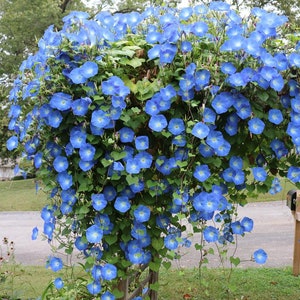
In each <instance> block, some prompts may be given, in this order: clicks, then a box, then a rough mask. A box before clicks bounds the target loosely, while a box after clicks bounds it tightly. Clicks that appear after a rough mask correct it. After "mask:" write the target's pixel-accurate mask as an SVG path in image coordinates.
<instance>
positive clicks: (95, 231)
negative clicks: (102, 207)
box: [86, 224, 103, 244]
mask: <svg viewBox="0 0 300 300" xmlns="http://www.w3.org/2000/svg"><path fill="white" fill-rule="evenodd" d="M102 237H103V230H102V229H101V227H100V226H98V225H96V224H94V225H91V226H90V227H88V228H87V230H86V239H87V240H88V242H90V243H93V244H96V243H100V242H101V240H102Z"/></svg>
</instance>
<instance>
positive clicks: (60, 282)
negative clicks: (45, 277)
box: [53, 277, 64, 290]
mask: <svg viewBox="0 0 300 300" xmlns="http://www.w3.org/2000/svg"><path fill="white" fill-rule="evenodd" d="M53 283H54V286H55V287H56V288H57V289H58V290H59V289H61V288H63V287H64V282H63V280H62V279H61V277H57V278H55V280H54V282H53Z"/></svg>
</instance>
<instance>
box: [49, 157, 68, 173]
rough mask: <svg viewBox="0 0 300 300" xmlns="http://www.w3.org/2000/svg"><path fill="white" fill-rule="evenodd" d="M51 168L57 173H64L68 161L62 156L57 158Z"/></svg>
mask: <svg viewBox="0 0 300 300" xmlns="http://www.w3.org/2000/svg"><path fill="white" fill-rule="evenodd" d="M53 167H54V169H55V171H56V172H58V173H60V172H63V171H66V170H67V169H68V167H69V162H68V159H67V158H66V157H64V156H60V155H59V156H57V157H56V158H55V159H54V161H53Z"/></svg>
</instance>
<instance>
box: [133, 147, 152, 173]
mask: <svg viewBox="0 0 300 300" xmlns="http://www.w3.org/2000/svg"><path fill="white" fill-rule="evenodd" d="M134 159H135V160H136V162H137V164H138V166H139V167H140V168H143V169H148V168H150V167H151V165H152V161H153V156H152V155H151V154H150V153H148V152H147V151H141V152H139V153H138V154H136V155H135V157H134Z"/></svg>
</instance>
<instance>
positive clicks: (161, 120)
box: [149, 114, 168, 132]
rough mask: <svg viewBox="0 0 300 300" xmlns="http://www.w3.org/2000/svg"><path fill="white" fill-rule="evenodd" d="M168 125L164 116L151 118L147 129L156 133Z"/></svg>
mask: <svg viewBox="0 0 300 300" xmlns="http://www.w3.org/2000/svg"><path fill="white" fill-rule="evenodd" d="M167 125H168V121H167V119H166V117H165V116H164V115H161V114H159V115H154V116H151V118H150V120H149V128H150V129H152V130H153V131H156V132H161V131H162V130H163V129H164V128H166V127H167Z"/></svg>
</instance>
